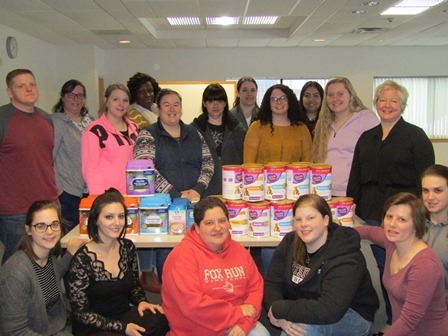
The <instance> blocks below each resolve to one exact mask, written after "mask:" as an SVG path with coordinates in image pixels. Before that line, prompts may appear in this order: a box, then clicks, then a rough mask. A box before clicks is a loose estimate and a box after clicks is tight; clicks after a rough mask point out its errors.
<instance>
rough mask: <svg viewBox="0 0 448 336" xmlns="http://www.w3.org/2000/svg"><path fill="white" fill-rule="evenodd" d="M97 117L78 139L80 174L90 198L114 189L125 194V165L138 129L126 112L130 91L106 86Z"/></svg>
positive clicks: (129, 157) (119, 86)
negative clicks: (79, 142)
mask: <svg viewBox="0 0 448 336" xmlns="http://www.w3.org/2000/svg"><path fill="white" fill-rule="evenodd" d="M104 96H105V98H104V99H105V103H104V105H103V107H102V108H101V109H100V111H99V112H98V114H99V116H100V118H99V119H98V120H96V121H94V122H92V123H90V125H89V126H88V127H87V128H86V130H85V132H84V134H83V136H82V139H81V159H82V161H81V162H82V174H83V176H84V180H85V181H86V183H87V187H88V189H89V193H90V194H91V195H98V194H102V193H103V192H104V190H107V189H109V188H110V187H114V188H116V189H118V190H119V191H120V192H121V193H122V194H125V193H126V165H127V162H128V161H129V160H132V151H133V148H134V142H135V139H137V135H138V129H137V126H136V125H135V124H134V123H133V122H131V121H130V120H129V119H128V118H127V117H126V113H127V111H128V109H129V97H130V94H129V91H128V89H127V88H126V86H124V85H122V84H112V85H109V86H108V87H107V89H106V92H105V94H104Z"/></svg>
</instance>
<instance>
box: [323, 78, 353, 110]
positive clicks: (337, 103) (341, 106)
mask: <svg viewBox="0 0 448 336" xmlns="http://www.w3.org/2000/svg"><path fill="white" fill-rule="evenodd" d="M351 99H352V97H351V96H350V92H349V91H348V90H347V88H346V87H345V85H344V83H334V84H330V85H328V87H327V91H326V92H325V101H326V103H327V105H328V108H329V109H330V110H331V111H333V112H334V113H336V114H338V113H342V114H343V113H348V112H351V111H350V102H351Z"/></svg>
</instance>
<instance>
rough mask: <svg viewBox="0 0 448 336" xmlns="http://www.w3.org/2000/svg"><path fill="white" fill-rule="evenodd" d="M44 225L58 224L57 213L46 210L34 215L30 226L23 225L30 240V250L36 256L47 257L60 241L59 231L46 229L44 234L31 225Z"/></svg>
mask: <svg viewBox="0 0 448 336" xmlns="http://www.w3.org/2000/svg"><path fill="white" fill-rule="evenodd" d="M38 223H44V224H46V225H50V224H52V223H59V216H58V212H57V211H56V209H54V208H48V209H44V210H41V211H37V212H35V213H34V217H33V221H32V222H31V226H29V225H25V230H26V232H27V234H28V235H29V236H31V239H32V243H31V245H32V248H33V251H34V253H35V254H36V255H37V256H40V257H42V256H47V255H48V254H49V253H50V251H51V249H52V248H54V247H55V246H56V244H57V242H58V241H59V239H61V230H59V231H53V230H52V228H51V227H48V228H47V230H46V231H45V232H37V231H36V228H35V227H34V226H33V225H36V224H38Z"/></svg>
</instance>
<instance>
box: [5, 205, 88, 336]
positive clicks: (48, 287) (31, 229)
mask: <svg viewBox="0 0 448 336" xmlns="http://www.w3.org/2000/svg"><path fill="white" fill-rule="evenodd" d="M61 230H62V224H61V215H60V209H59V206H58V205H57V204H56V203H55V202H53V201H36V202H34V203H33V204H32V205H31V206H30V208H29V209H28V212H27V214H26V219H25V232H24V234H23V236H22V239H21V241H20V244H19V247H18V250H17V252H15V253H14V255H12V257H11V258H9V259H8V261H7V262H6V263H5V264H4V265H3V266H2V267H1V268H0V307H1V309H0V334H1V335H61V336H62V335H71V334H70V333H69V332H67V331H64V328H65V324H66V321H67V316H66V307H65V304H64V300H65V295H64V290H63V288H62V282H61V280H62V277H63V276H64V274H65V273H66V271H67V269H68V267H69V265H70V260H71V259H72V255H73V254H74V253H75V252H76V250H77V249H78V248H79V246H80V245H81V244H82V243H83V242H84V241H85V240H84V239H79V238H74V239H71V240H70V241H69V243H68V247H67V253H65V254H64V256H63V257H62V258H59V255H60V250H61V243H60V239H61V237H62V231H61Z"/></svg>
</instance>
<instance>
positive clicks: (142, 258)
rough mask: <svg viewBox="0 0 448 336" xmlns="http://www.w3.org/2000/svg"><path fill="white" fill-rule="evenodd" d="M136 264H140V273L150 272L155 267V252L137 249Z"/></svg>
mask: <svg viewBox="0 0 448 336" xmlns="http://www.w3.org/2000/svg"><path fill="white" fill-rule="evenodd" d="M137 254H138V262H139V264H140V272H151V271H152V269H153V268H154V267H155V266H156V252H155V250H154V249H152V248H150V249H138V250H137Z"/></svg>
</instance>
